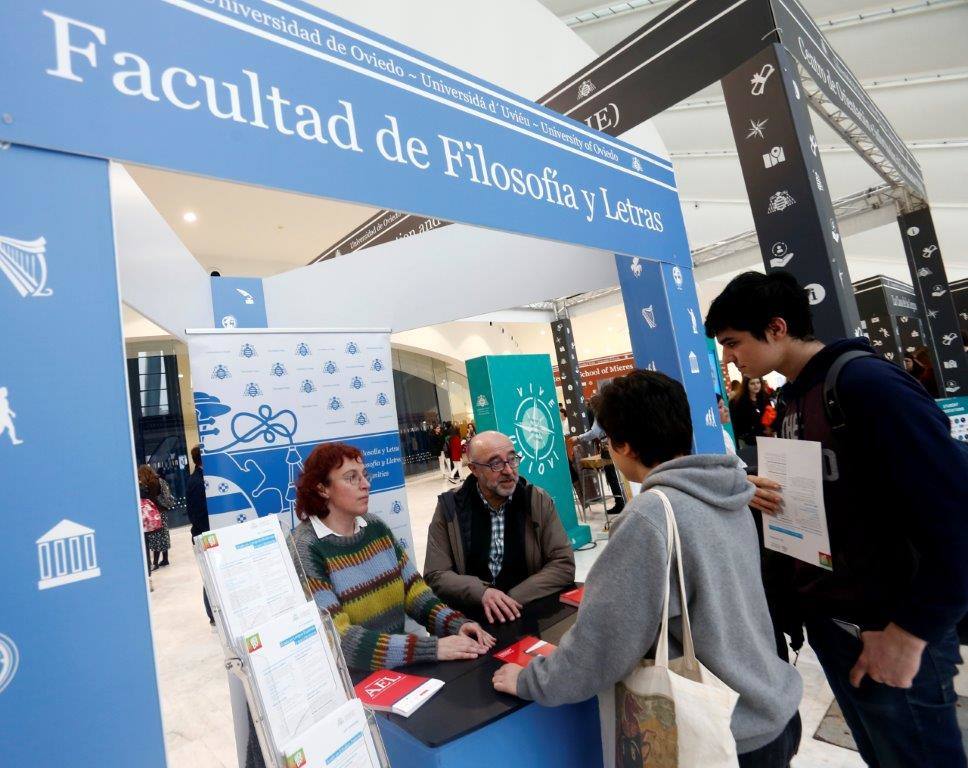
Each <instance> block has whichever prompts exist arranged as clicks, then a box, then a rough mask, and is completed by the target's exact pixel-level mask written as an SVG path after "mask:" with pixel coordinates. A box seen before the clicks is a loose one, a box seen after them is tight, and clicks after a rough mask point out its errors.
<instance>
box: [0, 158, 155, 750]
mask: <svg viewBox="0 0 968 768" xmlns="http://www.w3.org/2000/svg"><path fill="white" fill-rule="evenodd" d="M0 178H2V179H3V183H0V317H3V320H4V327H3V332H2V333H0V467H2V476H3V483H2V486H3V505H2V510H3V514H0V581H2V583H3V598H2V599H0V605H2V608H0V723H2V725H0V755H2V757H0V763H2V764H3V765H37V764H56V763H58V762H66V763H69V764H70V765H72V766H77V767H78V768H82V767H86V766H101V765H104V764H105V763H112V762H115V761H121V762H125V761H130V760H133V761H134V762H137V764H138V765H141V766H146V768H156V767H157V768H161V766H164V765H165V746H164V740H163V734H162V725H161V711H160V706H159V700H158V687H157V685H158V684H157V677H156V673H155V660H154V653H153V650H152V640H151V625H150V622H149V616H148V589H147V584H146V575H145V572H146V566H145V554H144V541H143V535H142V530H141V519H140V513H139V507H138V489H137V485H136V481H135V467H134V449H133V445H132V442H131V434H132V433H131V421H130V406H129V403H128V394H127V388H126V385H125V382H126V372H125V363H124V343H123V339H122V335H121V306H120V299H119V296H118V275H117V268H116V263H115V253H114V235H113V231H112V220H111V203H110V197H109V188H108V164H107V162H106V161H105V160H95V159H90V158H85V157H80V156H78V155H67V154H62V153H58V152H47V151H44V150H38V149H30V148H26V147H22V146H17V145H9V144H7V145H0ZM44 755H47V757H46V758H45V757H43V756H44ZM111 755H114V756H116V757H110V756H111ZM122 756H124V757H122Z"/></svg>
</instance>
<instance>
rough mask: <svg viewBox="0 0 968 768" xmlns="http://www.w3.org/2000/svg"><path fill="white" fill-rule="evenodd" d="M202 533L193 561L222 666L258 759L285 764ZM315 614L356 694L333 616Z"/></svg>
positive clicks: (276, 766) (383, 757) (381, 753)
mask: <svg viewBox="0 0 968 768" xmlns="http://www.w3.org/2000/svg"><path fill="white" fill-rule="evenodd" d="M203 536H204V534H202V535H201V536H197V537H196V539H195V542H194V545H193V548H194V552H195V561H196V563H197V564H198V568H199V571H200V572H201V575H202V582H203V585H204V587H205V591H206V593H207V594H208V599H209V604H210V605H211V608H212V615H213V616H214V618H215V626H216V628H217V631H218V636H219V640H220V642H221V645H222V651H223V657H224V663H225V668H226V670H228V671H229V672H230V673H231V674H232V675H234V676H235V677H236V678H238V680H239V682H240V683H241V685H242V689H243V691H244V692H245V699H246V703H247V704H248V707H249V716H250V719H251V724H252V728H253V729H254V731H255V735H256V738H257V740H258V743H259V750H260V752H261V753H262V759H263V761H264V763H265V765H266V766H267V768H287V765H286V761H285V758H284V756H283V755H282V753H281V751H279V750H277V749H276V748H275V746H274V742H273V739H272V736H271V732H270V728H269V715H268V709H267V707H266V706H265V703H264V702H263V701H262V698H261V696H260V695H259V691H258V687H257V686H256V685H255V681H254V677H253V671H252V669H251V666H250V664H249V663H248V660H247V655H246V654H245V652H244V651H243V649H241V648H239V647H238V639H237V638H233V637H232V636H231V634H230V632H229V628H228V627H229V624H228V622H227V621H226V615H225V611H224V609H223V606H222V596H221V594H220V593H219V590H218V588H217V585H216V582H215V579H214V578H213V574H212V571H211V568H210V567H209V563H208V559H207V558H206V557H205V549H204V544H203V542H202V538H203ZM286 538H287V540H288V547H287V549H288V552H289V554H290V556H291V557H292V559H293V564H294V565H295V567H296V572H297V574H298V576H299V580H300V583H301V585H302V588H303V593H304V595H305V597H306V599H307V601H308V602H312V593H311V592H310V590H309V586H308V580H307V578H306V572H305V569H304V568H303V565H302V562H301V561H300V559H299V557H298V556H297V555H296V552H295V548H294V547H293V544H292V537H291V536H287V537H286ZM317 610H318V609H317ZM319 616H320V620H321V623H322V627H323V631H324V635H325V638H326V640H327V642H328V643H329V646H330V649H331V650H332V652H333V655H334V657H335V659H336V663H337V667H338V669H339V674H340V680H341V682H342V684H343V688H344V691H345V692H346V695H347V698H348V699H353V698H356V694H355V692H354V690H353V682H352V680H351V678H350V674H349V668H348V667H347V665H346V659H345V658H344V656H343V651H342V648H341V646H340V637H339V632H338V631H337V630H336V625H335V624H334V623H333V619H332V617H331V616H330V615H329V613H328V612H327V611H322V610H319ZM366 721H367V724H368V726H369V730H370V735H371V737H372V740H373V745H374V746H375V748H376V757H377V760H378V765H379V768H390V760H389V758H388V757H387V752H386V748H385V747H384V745H383V738H382V737H381V735H380V729H379V726H378V725H377V721H376V716H375V715H374V713H373V712H372V711H370V710H366Z"/></svg>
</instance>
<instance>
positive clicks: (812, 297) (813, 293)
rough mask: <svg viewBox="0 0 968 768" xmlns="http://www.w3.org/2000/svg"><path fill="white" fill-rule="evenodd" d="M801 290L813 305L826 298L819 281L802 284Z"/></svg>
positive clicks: (825, 292)
mask: <svg viewBox="0 0 968 768" xmlns="http://www.w3.org/2000/svg"><path fill="white" fill-rule="evenodd" d="M803 290H805V291H806V292H807V301H809V302H810V303H811V304H812V305H814V306H816V305H817V304H819V303H820V302H822V301H823V300H824V299H826V298H827V291H826V290H824V287H823V286H822V285H820V284H819V283H810V284H809V285H805V286H803ZM875 343H876V342H875Z"/></svg>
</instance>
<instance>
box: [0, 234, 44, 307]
mask: <svg viewBox="0 0 968 768" xmlns="http://www.w3.org/2000/svg"><path fill="white" fill-rule="evenodd" d="M46 254H47V240H46V239H45V238H43V237H38V238H37V239H36V240H15V239H14V238H12V237H5V236H4V235H0V271H2V272H3V273H4V274H5V275H6V276H7V279H8V280H9V281H10V284H11V285H12V286H13V287H14V289H15V290H16V291H17V293H19V294H20V296H21V298H24V299H26V298H43V297H45V296H51V295H52V294H53V293H54V291H53V289H51V288H48V287H47V258H46Z"/></svg>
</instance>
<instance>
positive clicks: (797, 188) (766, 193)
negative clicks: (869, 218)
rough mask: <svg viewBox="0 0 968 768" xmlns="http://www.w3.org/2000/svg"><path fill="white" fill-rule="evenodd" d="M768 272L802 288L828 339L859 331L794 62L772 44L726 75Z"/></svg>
mask: <svg viewBox="0 0 968 768" xmlns="http://www.w3.org/2000/svg"><path fill="white" fill-rule="evenodd" d="M722 84H723V92H724V94H725V96H726V109H727V111H728V112H729V120H730V124H731V126H732V129H733V137H734V138H735V140H736V148H737V150H738V152H739V161H740V166H741V167H742V169H743V178H744V180H745V181H746V190H747V192H748V194H749V198H750V205H751V206H752V208H753V222H754V225H755V226H756V234H757V238H758V239H759V243H760V251H761V253H762V255H763V264H764V265H765V267H766V271H767V272H772V271H775V270H779V269H782V270H785V271H787V272H790V273H791V274H793V275H794V276H795V277H796V278H797V280H798V281H799V283H800V284H801V285H802V286H804V289H805V290H806V291H807V295H808V297H809V299H810V304H811V305H812V311H813V322H814V329H815V331H816V334H817V337H818V338H819V339H822V340H823V341H832V340H834V339H838V338H843V337H845V336H849V337H853V336H857V335H859V334H860V317H859V315H858V313H857V304H856V302H855V301H854V293H853V288H852V286H851V283H850V275H849V273H848V271H847V263H846V260H845V259H844V249H843V246H842V244H841V241H840V231H839V230H838V229H837V221H836V219H835V217H834V211H833V205H832V204H831V202H830V191H829V190H828V188H827V179H826V176H825V175H824V172H823V164H822V163H821V162H820V152H819V151H818V149H817V141H816V139H815V137H814V135H813V128H812V126H811V123H810V115H809V114H808V112H807V97H806V94H805V93H804V92H803V89H802V87H801V85H800V76H799V74H798V73H797V69H796V64H795V63H794V62H793V61H792V59H790V57H789V55H788V54H787V52H786V51H785V50H784V49H783V47H782V46H780V45H778V44H776V43H774V44H772V45H770V46H768V47H766V48H764V49H763V50H762V51H760V52H759V53H758V54H756V55H755V56H753V57H752V58H751V59H750V60H749V61H747V62H746V63H745V64H742V65H741V66H739V67H737V68H736V69H734V70H733V71H732V72H730V73H729V74H728V75H727V76H726V77H724V78H723V80H722Z"/></svg>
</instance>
